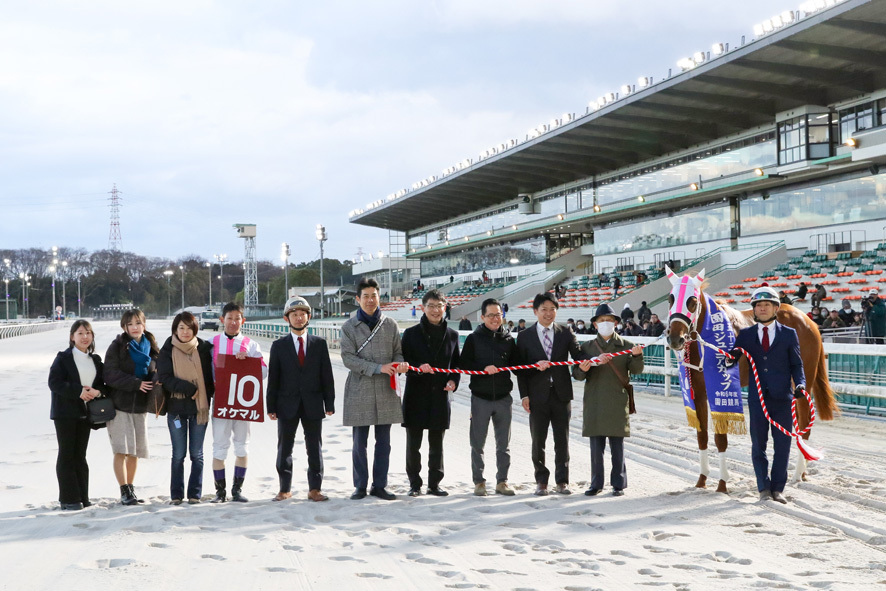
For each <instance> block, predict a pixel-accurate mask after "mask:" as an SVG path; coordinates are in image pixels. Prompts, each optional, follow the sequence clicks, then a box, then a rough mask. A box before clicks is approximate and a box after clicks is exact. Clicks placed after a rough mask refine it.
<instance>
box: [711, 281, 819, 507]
mask: <svg viewBox="0 0 886 591" xmlns="http://www.w3.org/2000/svg"><path fill="white" fill-rule="evenodd" d="M751 305H752V306H753V309H754V320H756V321H757V323H756V324H755V325H754V326H751V327H749V328H745V329H743V330H742V331H741V332H739V333H738V337H737V338H736V339H735V349H733V350H732V351H731V352H730V353H731V354H732V355H733V356H734V357H735V360H734V361H729V360H728V359H727V361H726V363H727V366H729V365H733V364H734V363H736V362H737V361H738V358H739V357H741V352H740V351H738V347H741V348H742V349H744V350H745V351H747V352H748V354H749V355H750V356H751V357H752V358H753V359H754V363H755V364H756V366H757V373H758V375H759V377H760V388H761V389H762V390H763V401H764V402H765V403H766V409H767V410H768V411H769V416H770V417H772V420H774V421H775V422H777V423H778V424H780V425H781V426H782V427H784V428H785V429H790V428H791V395H792V394H793V397H794V398H799V397H800V396H803V392H802V391H803V389H804V388H805V386H804V383H805V380H806V377H805V374H804V373H803V359H802V358H801V357H800V342H799V340H798V339H797V332H796V331H795V330H794V329H793V328H790V327H788V326H784V325H783V324H780V323H778V322H776V320H775V317H776V313H777V312H778V308H779V306H780V305H781V302H780V300H779V297H778V294H777V293H775V290H774V289H772V288H771V287H767V286H763V287H759V288H757V289H756V290H755V291H754V293H753V294H751ZM749 369H750V368H749ZM791 380H793V382H794V387H793V389H792V388H791ZM748 416H749V417H750V431H751V459H752V460H753V463H754V473H755V474H756V475H757V490H758V491H759V492H760V500H761V501H766V500H769V499H772V500H775V501H778V502H779V503H787V502H788V501H787V499H786V498H785V497H784V494H783V491H784V487H785V483H787V481H788V457H789V456H790V453H791V438H790V437H788V436H787V435H785V434H784V433H782V432H781V431H779V430H778V429H776V428H775V427H773V426H771V425H770V424H769V421H767V420H766V416H765V415H764V414H763V407H762V406H760V396H759V394H758V391H757V384H756V382H755V381H754V379H753V375H751V376H750V378H749V379H748ZM770 430H771V431H772V452H773V455H772V473H771V476H770V474H769V470H768V468H769V461H768V460H767V458H766V444H767V442H768V440H769V432H770Z"/></svg>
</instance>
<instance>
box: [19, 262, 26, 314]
mask: <svg viewBox="0 0 886 591" xmlns="http://www.w3.org/2000/svg"><path fill="white" fill-rule="evenodd" d="M18 277H19V279H21V280H22V312H23V315H24V317H25V318H27V317H28V292H27V290H26V289H25V285H26V284H27V282H28V276H27V275H26V274H25V273H19V274H18Z"/></svg>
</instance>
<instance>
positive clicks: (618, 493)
mask: <svg viewBox="0 0 886 591" xmlns="http://www.w3.org/2000/svg"><path fill="white" fill-rule="evenodd" d="M624 495H625V491H623V490H622V489H620V488H616V489H613V491H612V496H613V497H623V496H624Z"/></svg>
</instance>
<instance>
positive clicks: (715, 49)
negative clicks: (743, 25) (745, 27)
mask: <svg viewBox="0 0 886 591" xmlns="http://www.w3.org/2000/svg"><path fill="white" fill-rule="evenodd" d="M711 53H713V54H714V55H723V54H724V53H726V45H725V44H723V43H714V44H713V45H711Z"/></svg>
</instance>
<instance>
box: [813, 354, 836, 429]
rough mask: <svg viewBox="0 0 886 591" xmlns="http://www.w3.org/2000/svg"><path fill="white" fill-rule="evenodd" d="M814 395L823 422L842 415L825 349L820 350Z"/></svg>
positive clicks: (817, 411) (816, 410)
mask: <svg viewBox="0 0 886 591" xmlns="http://www.w3.org/2000/svg"><path fill="white" fill-rule="evenodd" d="M812 395H813V396H814V397H815V412H816V414H817V415H818V417H819V418H820V419H821V420H823V421H830V420H832V419H833V418H834V416H835V415H838V414H840V407H839V406H837V399H836V398H835V397H834V390H833V389H832V388H831V382H830V380H828V365H827V361H826V358H825V354H824V347H821V348H820V349H819V353H818V368H817V371H816V372H815V384H813V385H812Z"/></svg>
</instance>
